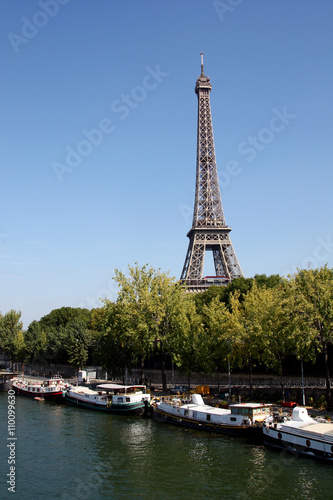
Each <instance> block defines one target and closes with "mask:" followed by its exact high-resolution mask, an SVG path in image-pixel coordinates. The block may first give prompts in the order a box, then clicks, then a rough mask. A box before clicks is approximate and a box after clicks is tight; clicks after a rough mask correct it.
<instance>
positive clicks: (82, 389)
mask: <svg viewBox="0 0 333 500" xmlns="http://www.w3.org/2000/svg"><path fill="white" fill-rule="evenodd" d="M70 392H71V393H76V394H95V395H97V391H94V390H93V389H90V388H89V387H84V386H81V385H79V386H77V387H75V386H74V387H71V388H70Z"/></svg>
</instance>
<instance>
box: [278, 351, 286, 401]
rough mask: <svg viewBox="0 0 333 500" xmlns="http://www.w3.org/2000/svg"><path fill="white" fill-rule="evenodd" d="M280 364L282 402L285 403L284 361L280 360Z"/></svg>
mask: <svg viewBox="0 0 333 500" xmlns="http://www.w3.org/2000/svg"><path fill="white" fill-rule="evenodd" d="M279 363H280V366H279V375H280V384H281V400H282V401H285V393H284V380H283V369H282V359H279Z"/></svg>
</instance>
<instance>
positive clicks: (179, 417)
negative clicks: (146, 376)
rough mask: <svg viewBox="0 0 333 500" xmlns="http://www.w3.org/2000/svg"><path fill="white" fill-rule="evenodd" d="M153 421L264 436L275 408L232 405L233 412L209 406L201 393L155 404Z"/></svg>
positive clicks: (248, 435) (213, 430) (223, 432)
mask: <svg viewBox="0 0 333 500" xmlns="http://www.w3.org/2000/svg"><path fill="white" fill-rule="evenodd" d="M152 408H153V410H152V411H153V419H154V420H155V421H156V422H166V423H170V424H176V425H180V426H183V427H191V428H192V429H200V430H204V431H209V432H214V433H222V434H232V435H241V436H247V437H253V438H255V437H258V438H260V437H261V436H262V425H263V421H264V420H265V419H266V418H267V417H269V415H270V408H271V405H265V404H261V403H239V404H232V405H230V406H229V409H225V408H217V407H213V406H209V405H206V404H205V403H204V401H203V399H202V396H201V394H193V395H192V396H191V398H190V399H189V401H186V400H184V399H180V398H175V397H173V398H162V400H161V401H157V402H155V403H153V404H152Z"/></svg>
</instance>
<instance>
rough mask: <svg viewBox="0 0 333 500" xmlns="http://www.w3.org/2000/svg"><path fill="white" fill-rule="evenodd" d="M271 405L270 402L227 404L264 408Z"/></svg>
mask: <svg viewBox="0 0 333 500" xmlns="http://www.w3.org/2000/svg"><path fill="white" fill-rule="evenodd" d="M269 406H272V404H271V403H235V404H231V405H229V408H231V407H232V408H265V407H269Z"/></svg>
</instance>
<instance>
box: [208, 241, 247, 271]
mask: <svg viewBox="0 0 333 500" xmlns="http://www.w3.org/2000/svg"><path fill="white" fill-rule="evenodd" d="M213 258H214V265H215V272H216V275H217V276H227V278H237V277H239V276H243V272H242V270H241V267H240V265H239V263H238V260H237V257H236V254H235V251H234V249H233V246H232V243H231V241H230V240H229V242H228V243H222V242H221V244H220V245H219V246H218V247H216V248H213Z"/></svg>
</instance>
